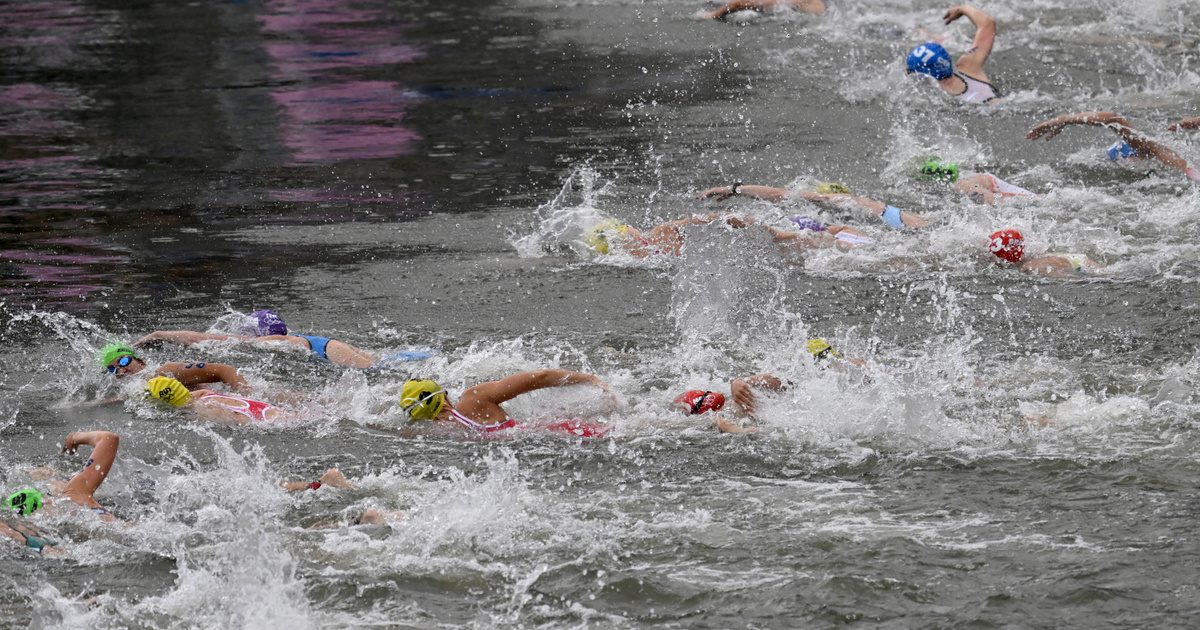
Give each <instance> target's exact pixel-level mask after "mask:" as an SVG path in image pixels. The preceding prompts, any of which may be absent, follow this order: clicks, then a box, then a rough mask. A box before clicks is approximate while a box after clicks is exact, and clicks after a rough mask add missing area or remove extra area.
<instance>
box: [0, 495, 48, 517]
mask: <svg viewBox="0 0 1200 630" xmlns="http://www.w3.org/2000/svg"><path fill="white" fill-rule="evenodd" d="M4 507H6V508H9V509H11V510H16V511H17V514H20V515H21V516H29V515H30V514H33V513H34V512H36V511H38V510H40V509H42V493H41V492H38V491H37V490H34V489H33V488H25V489H23V490H18V491H16V492H14V493H12V494H10V495H8V498H7V499H5V500H4Z"/></svg>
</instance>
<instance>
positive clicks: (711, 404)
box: [674, 389, 725, 416]
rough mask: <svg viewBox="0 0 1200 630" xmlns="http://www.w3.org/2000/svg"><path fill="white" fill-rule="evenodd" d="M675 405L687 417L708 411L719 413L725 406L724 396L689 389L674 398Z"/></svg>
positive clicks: (717, 393)
mask: <svg viewBox="0 0 1200 630" xmlns="http://www.w3.org/2000/svg"><path fill="white" fill-rule="evenodd" d="M674 402H675V404H676V405H679V407H680V408H682V409H683V412H684V413H685V414H687V415H689V416H694V415H697V414H701V413H706V412H709V411H720V410H721V408H722V407H724V406H725V395H724V394H722V393H719V392H710V391H706V390H703V389H689V390H687V391H686V392H683V393H682V394H680V395H678V396H676V397H675V401H674Z"/></svg>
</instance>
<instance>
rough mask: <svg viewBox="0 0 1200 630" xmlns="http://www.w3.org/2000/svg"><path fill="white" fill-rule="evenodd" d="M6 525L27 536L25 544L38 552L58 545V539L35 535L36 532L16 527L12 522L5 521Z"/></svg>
mask: <svg viewBox="0 0 1200 630" xmlns="http://www.w3.org/2000/svg"><path fill="white" fill-rule="evenodd" d="M0 522H3V521H0ZM4 525H5V526H7V527H8V528H9V529H11V530H13V531H14V532H17V533H18V534H20V535H21V536H23V537H24V538H25V546H26V547H28V548H30V549H32V550H34V551H36V552H38V553H42V550H43V549H45V548H46V547H47V546H50V547H55V546H58V541H56V540H51V539H49V538H46V537H45V536H35V535H34V534H30V533H27V532H25V531H24V528H21V527H14V526H13V525H12V524H11V523H4Z"/></svg>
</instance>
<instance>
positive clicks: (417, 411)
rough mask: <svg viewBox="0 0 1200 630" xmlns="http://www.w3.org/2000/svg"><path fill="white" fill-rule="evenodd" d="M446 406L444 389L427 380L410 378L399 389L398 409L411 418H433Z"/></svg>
mask: <svg viewBox="0 0 1200 630" xmlns="http://www.w3.org/2000/svg"><path fill="white" fill-rule="evenodd" d="M445 407H446V390H444V389H442V388H441V386H440V385H438V384H437V383H435V382H433V381H431V380H429V379H421V380H416V379H414V380H411V381H409V382H407V383H405V384H404V387H403V388H402V389H401V390H400V409H402V410H403V411H404V413H406V414H408V417H409V418H411V419H413V420H433V419H434V418H437V417H438V414H440V413H441V412H442V409H445Z"/></svg>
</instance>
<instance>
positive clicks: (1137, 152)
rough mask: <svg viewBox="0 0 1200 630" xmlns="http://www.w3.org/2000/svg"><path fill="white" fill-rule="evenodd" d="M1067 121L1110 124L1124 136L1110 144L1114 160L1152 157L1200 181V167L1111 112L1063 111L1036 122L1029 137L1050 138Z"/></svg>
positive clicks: (1093, 124)
mask: <svg viewBox="0 0 1200 630" xmlns="http://www.w3.org/2000/svg"><path fill="white" fill-rule="evenodd" d="M1185 122H1186V121H1185ZM1067 125H1091V126H1093V127H1107V128H1108V129H1111V130H1112V131H1113V132H1114V133H1116V134H1117V135H1118V136H1119V137H1120V138H1121V139H1120V141H1118V142H1117V143H1116V144H1114V145H1112V146H1111V147H1109V148H1108V150H1107V151H1106V153H1107V155H1108V159H1110V160H1112V161H1114V162H1116V161H1119V160H1141V159H1146V158H1153V159H1155V160H1158V161H1159V162H1161V163H1162V164H1164V165H1165V166H1169V167H1171V168H1173V169H1176V170H1178V171H1181V172H1182V173H1183V174H1184V175H1186V176H1187V178H1188V179H1190V180H1192V181H1193V182H1197V181H1200V171H1198V170H1197V169H1196V168H1195V167H1193V166H1190V165H1189V164H1188V163H1187V160H1185V159H1183V157H1181V156H1180V155H1179V154H1178V153H1176V152H1174V151H1172V150H1171V149H1169V148H1167V147H1166V146H1164V145H1162V144H1160V143H1158V142H1155V141H1153V140H1151V139H1149V138H1147V137H1146V136H1144V135H1142V134H1140V133H1139V132H1138V131H1137V130H1135V129H1134V128H1133V126H1132V125H1130V124H1129V121H1127V120H1125V119H1124V118H1122V117H1120V116H1118V115H1116V114H1114V113H1112V112H1082V113H1079V114H1064V115H1062V116H1059V117H1057V118H1051V119H1050V120H1046V121H1043V122H1040V123H1038V124H1037V125H1034V127H1033V129H1031V130H1029V133H1028V134H1027V136H1026V137H1027V138H1029V139H1030V140H1036V139H1038V138H1045V139H1046V140H1050V139H1051V138H1053V137H1054V136H1057V135H1058V134H1059V133H1061V132H1062V130H1063V129H1065V128H1066V127H1067Z"/></svg>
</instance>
